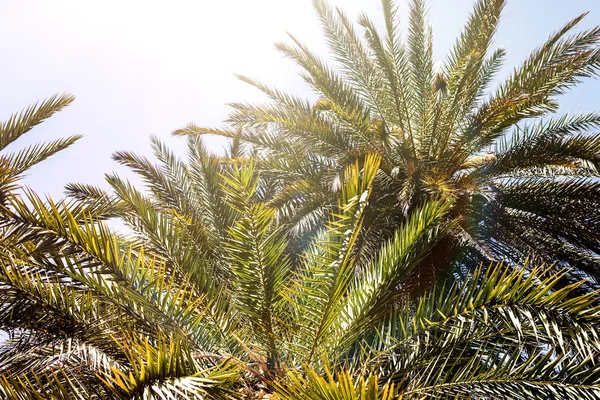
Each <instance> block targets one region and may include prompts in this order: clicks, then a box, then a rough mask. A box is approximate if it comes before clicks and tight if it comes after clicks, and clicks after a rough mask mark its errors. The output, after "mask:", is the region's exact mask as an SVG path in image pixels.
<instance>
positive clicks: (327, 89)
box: [0, 0, 600, 400]
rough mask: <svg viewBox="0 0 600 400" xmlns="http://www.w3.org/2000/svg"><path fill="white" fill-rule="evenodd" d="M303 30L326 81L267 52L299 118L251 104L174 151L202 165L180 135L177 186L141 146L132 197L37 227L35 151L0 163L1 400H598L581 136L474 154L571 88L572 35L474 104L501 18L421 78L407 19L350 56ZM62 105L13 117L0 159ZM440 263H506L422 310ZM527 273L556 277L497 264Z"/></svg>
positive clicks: (426, 57)
mask: <svg viewBox="0 0 600 400" xmlns="http://www.w3.org/2000/svg"><path fill="white" fill-rule="evenodd" d="M315 4H316V8H317V11H318V13H319V16H320V18H321V19H322V20H323V21H324V22H325V27H326V36H327V39H328V41H329V42H330V45H331V47H332V50H333V51H334V54H335V57H336V59H337V61H338V62H339V63H340V65H341V66H340V68H339V73H338V72H336V71H334V70H332V69H329V68H328V67H327V66H325V64H324V63H322V62H321V61H320V60H319V59H318V58H317V57H316V56H314V55H312V53H310V52H309V51H308V50H307V49H306V48H305V47H304V46H302V45H300V44H299V43H297V45H296V46H297V47H289V46H286V45H281V46H279V47H280V48H281V49H282V50H284V51H285V52H286V53H287V54H288V55H290V56H291V57H293V58H294V59H296V60H297V61H298V62H299V63H300V64H301V65H302V66H303V67H304V68H305V69H306V74H305V75H304V76H305V78H306V80H307V81H308V82H309V83H310V84H311V85H312V86H313V87H314V88H315V89H316V90H317V91H318V92H319V93H321V95H322V98H321V99H320V100H319V101H318V102H317V104H311V103H309V102H307V101H304V100H301V99H298V98H296V97H294V96H291V95H287V94H284V93H281V92H279V91H277V90H275V89H271V88H267V87H264V86H262V85H260V84H258V83H255V82H254V83H255V84H256V85H257V86H259V87H260V88H262V89H263V90H265V91H266V92H267V93H268V94H269V95H270V96H271V97H272V98H273V99H274V100H275V101H276V103H275V104H270V105H266V106H261V107H256V106H251V105H236V106H235V108H234V110H235V111H234V116H232V124H233V129H232V130H218V131H215V130H207V129H200V128H189V129H187V130H186V132H187V133H202V134H204V133H210V132H212V133H215V132H218V133H220V134H223V135H226V136H231V137H232V138H233V140H232V143H231V146H230V148H229V149H228V151H227V154H226V155H224V156H222V157H219V156H216V155H213V154H211V153H209V152H208V151H207V149H206V148H205V147H204V145H203V143H202V139H201V137H200V136H198V135H190V136H189V137H188V138H187V140H188V160H187V161H186V162H184V161H182V160H180V159H179V158H178V157H177V156H176V155H175V154H173V153H172V152H171V151H170V150H169V149H168V148H167V147H166V146H165V145H164V144H163V143H162V142H160V141H159V140H158V139H156V138H152V140H151V143H152V146H153V149H154V154H155V156H156V159H157V160H158V161H157V162H154V161H152V160H150V159H148V158H146V157H143V156H139V155H136V154H133V153H130V152H125V151H123V152H118V153H116V154H115V155H114V159H115V160H116V161H118V162H119V163H121V164H123V165H125V166H128V167H130V168H131V169H132V170H133V171H134V172H135V173H137V174H138V175H139V176H140V177H141V178H142V179H143V180H144V183H145V185H146V190H139V189H138V188H136V187H135V186H134V185H133V184H131V183H130V182H129V181H127V180H125V179H123V178H121V177H119V176H118V175H115V174H110V175H107V177H106V178H107V182H108V183H109V185H110V190H102V189H100V188H97V187H94V186H90V185H85V184H72V185H69V187H68V188H67V192H68V197H67V198H66V199H65V200H62V201H59V202H55V201H53V200H52V199H50V198H41V197H40V196H38V195H36V194H35V193H33V192H32V191H30V190H27V189H24V190H22V192H19V193H18V192H17V191H16V189H17V188H18V181H17V179H18V177H19V176H20V174H22V171H23V170H24V167H27V166H28V165H29V164H28V162H30V161H31V160H35V159H38V160H41V159H43V158H45V157H47V156H48V155H50V154H51V153H53V151H52V150H53V149H54V150H58V149H59V147H60V146H54V147H52V146H50V147H36V148H32V149H33V150H30V153H31V154H38V153H39V154H41V155H40V156H38V157H37V158H36V157H33V158H32V157H30V156H28V155H23V156H15V157H12V158H11V157H5V158H4V159H5V160H12V161H6V163H7V164H9V163H12V164H10V165H13V167H12V168H11V169H8V168H7V169H6V170H3V171H1V172H2V174H0V176H2V177H3V179H2V182H7V183H6V184H5V185H4V186H2V194H3V202H4V203H3V207H2V212H1V213H0V221H1V225H0V226H1V229H2V235H1V238H2V251H1V252H0V328H1V329H3V330H6V331H8V332H9V335H10V337H9V340H7V341H6V342H5V343H2V344H1V345H0V394H1V395H2V397H4V398H7V399H19V400H24V399H113V398H117V399H187V398H207V399H208V398H210V399H231V398H244V397H246V398H248V397H254V398H256V397H271V398H278V399H298V398H300V399H361V400H369V399H373V400H375V399H381V400H384V399H413V398H414V399H423V398H474V399H476V398H485V399H509V398H510V399H535V398H540V399H545V398H576V397H577V398H582V399H595V398H598V396H600V370H599V367H598V365H600V336H599V335H598V332H600V303H599V296H598V294H599V292H597V291H593V290H590V288H589V284H590V281H589V280H586V279H581V278H580V277H578V274H579V273H580V272H581V271H584V272H585V273H588V274H589V275H593V273H594V271H595V270H594V268H596V265H597V264H596V260H595V257H596V253H595V250H594V249H595V247H593V246H598V243H599V242H598V238H597V236H595V235H597V234H598V229H597V227H596V225H594V224H597V221H595V220H594V215H596V214H595V213H594V211H595V210H597V204H596V202H595V199H596V197H594V196H596V193H597V182H596V181H595V180H594V179H596V178H594V177H595V176H596V169H595V168H597V165H596V164H597V155H598V149H597V145H598V143H597V138H596V137H595V136H594V135H593V134H588V133H587V130H588V129H590V128H592V127H594V126H596V124H597V122H596V119H597V118H596V117H595V116H593V115H585V116H578V117H572V118H571V117H566V118H562V119H548V120H540V121H538V122H534V123H533V125H531V126H530V127H528V128H518V129H521V130H520V131H519V132H521V133H519V135H513V137H512V138H510V139H508V141H509V144H507V145H506V146H505V148H504V150H502V151H499V150H498V151H496V152H494V153H493V154H488V155H485V154H481V151H483V149H486V148H487V147H488V146H490V145H491V144H493V143H494V142H495V141H496V140H499V139H501V138H502V137H503V136H504V135H505V133H506V132H507V131H508V130H509V129H510V128H511V127H515V126H517V125H516V124H518V123H519V122H521V121H522V120H523V119H525V118H531V117H540V116H542V115H545V113H547V112H550V111H553V110H554V108H555V102H554V100H553V98H554V96H555V95H557V94H560V93H561V92H562V91H564V90H565V89H567V88H568V87H569V86H572V85H573V84H574V83H575V82H576V81H577V80H578V79H579V78H581V77H583V76H586V75H591V74H593V73H595V69H596V67H597V60H596V59H597V50H596V47H595V43H596V40H597V36H598V33H597V31H596V30H592V31H590V32H584V33H581V34H579V35H576V36H575V37H573V38H564V37H563V36H564V35H565V33H566V31H567V30H569V29H570V28H571V27H572V26H571V25H574V24H575V23H576V22H577V20H576V21H575V22H574V23H572V24H571V25H569V26H567V28H565V29H564V30H563V31H561V32H559V34H557V36H555V37H554V38H551V39H550V41H549V42H548V43H546V44H545V45H544V46H543V47H542V48H540V50H539V51H536V52H534V53H533V55H532V56H531V59H530V60H529V61H527V62H526V63H525V64H524V66H522V67H520V68H517V69H516V70H515V72H514V74H513V76H512V77H511V78H510V79H509V80H508V81H507V82H506V83H504V84H502V85H501V86H500V89H498V91H497V92H496V93H495V94H494V95H491V96H488V97H486V96H484V93H483V91H482V90H483V88H484V87H486V85H487V83H489V81H490V80H491V73H492V72H493V71H495V70H496V69H497V68H498V63H499V60H500V59H501V58H502V55H503V52H502V51H500V52H496V53H493V54H492V55H490V56H489V57H488V56H486V54H487V50H488V47H489V45H490V42H491V36H492V34H493V31H494V30H495V27H496V23H497V19H498V16H499V14H500V11H501V9H502V7H503V4H504V2H502V1H498V0H497V1H493V0H482V1H479V2H477V3H476V6H475V10H474V12H473V15H472V16H471V18H470V19H469V21H468V23H467V27H466V28H465V31H464V33H463V34H462V35H461V37H460V38H459V40H458V42H457V45H456V46H455V48H454V49H453V50H452V53H451V56H450V57H449V59H448V60H447V63H446V66H445V67H444V68H442V69H441V70H440V71H438V72H434V68H433V62H432V60H431V36H430V33H429V30H428V28H427V26H426V22H425V6H424V4H423V3H422V2H421V1H419V0H415V1H413V2H411V7H410V21H409V30H408V38H407V44H406V46H405V45H404V44H403V43H401V42H400V39H399V36H398V28H397V11H396V10H395V8H394V7H393V4H392V3H391V2H390V1H384V2H383V6H384V7H383V8H384V16H385V21H386V24H385V35H384V36H383V37H380V36H379V34H378V33H377V32H376V30H375V28H374V26H373V24H372V22H370V20H369V19H368V18H367V17H366V16H361V17H360V19H359V22H360V24H361V26H363V28H364V32H365V34H366V37H365V40H364V41H362V40H361V39H359V38H358V37H357V36H356V35H357V33H356V31H355V30H354V28H353V27H352V26H351V24H350V23H349V21H348V19H347V18H346V17H345V15H344V14H343V13H341V12H339V11H333V10H331V9H329V7H328V6H327V5H326V4H324V3H322V2H320V1H317V2H316V3H315ZM248 81H250V80H248ZM251 82H252V81H251ZM60 99H62V100H60ZM59 100H60V101H59ZM68 101H70V98H55V99H52V100H50V101H49V102H45V103H42V105H41V106H39V107H34V108H32V109H29V110H28V111H26V112H24V113H23V114H21V115H20V116H15V117H12V118H11V120H10V121H9V122H7V123H5V124H2V125H0V128H1V129H2V130H1V131H0V140H3V141H4V142H9V141H11V140H14V138H16V137H18V136H19V135H20V134H22V133H23V132H25V131H27V130H28V128H30V127H31V126H33V125H35V124H36V123H37V122H39V121H40V120H41V119H43V118H45V117H47V116H49V115H50V114H51V113H52V110H55V109H57V108H60V106H61V104H62V105H64V104H63V103H61V102H65V104H66V103H68ZM40 110H42V111H40ZM235 118H238V119H239V121H237V122H236V121H235V120H234V119H235ZM515 129H517V128H515ZM19 132H21V133H19ZM2 137H4V139H2ZM11 138H12V139H11ZM532 138H533V139H532ZM61 143H67V142H61ZM41 149H46V150H44V151H42V150H41ZM24 154H25V153H24ZM28 154H29V153H28ZM44 154H45V156H43V155H44ZM550 155H552V157H555V158H552V160H553V161H551V162H550V161H548V160H550V158H549V157H550ZM536 157H538V159H537V161H536ZM19 160H20V161H19ZM565 160H568V162H567V161H565ZM594 163H596V164H594ZM559 167H560V168H559ZM545 170H547V171H552V172H553V173H554V172H557V171H562V172H561V175H550V176H542V173H543V171H545ZM542 195H543V196H542ZM559 198H560V199H561V202H560V203H556V200H557V199H559ZM582 200H586V201H585V202H584V201H582ZM516 204H518V207H517V206H516ZM477 210H479V211H477ZM482 210H485V212H483V211H482ZM559 211H561V212H562V213H559ZM477 212H479V214H478V213H477ZM542 212H543V213H544V218H546V219H544V220H543V221H538V220H537V219H535V218H537V216H539V214H541V213H542ZM567 213H571V214H569V218H570V220H569V222H570V224H569V226H567V224H566V215H567ZM584 214H585V218H584V217H583V216H584ZM467 217H469V218H467ZM484 217H485V218H484ZM113 218H118V219H120V220H121V221H123V222H124V223H125V226H126V231H125V232H121V233H117V232H114V231H113V230H111V229H110V228H109V226H108V224H107V220H110V219H113ZM482 218H483V220H482ZM561 218H563V219H561ZM534 220H535V221H534ZM560 221H562V222H564V224H562V222H560ZM573 221H575V223H574V222H573ZM482 222H483V223H482ZM534 222H535V223H534ZM561 224H562V225H561ZM550 227H552V229H550ZM502 229H504V231H502ZM538 230H539V232H538ZM559 232H560V234H559ZM542 233H544V234H542ZM517 234H520V235H521V236H520V237H519V240H521V241H526V242H527V243H526V244H527V246H531V247H534V248H533V249H531V248H530V247H527V246H526V245H524V244H522V243H521V242H518V241H517V239H516V235H517ZM511 235H512V236H511ZM559 239H560V240H562V241H563V242H564V246H557V245H556V243H555V242H556V241H558V240H559ZM567 239H568V240H567ZM542 240H543V241H544V242H543V244H544V246H542V245H541V244H539V243H541V242H540V241H542ZM460 243H462V244H466V245H468V246H470V247H471V248H473V249H475V250H476V251H477V252H479V253H480V255H479V257H474V259H475V260H481V259H482V258H484V257H481V255H482V254H483V255H485V256H486V257H490V258H504V257H506V258H509V261H510V262H509V263H502V262H496V261H493V262H489V261H487V262H484V263H481V262H479V263H474V264H473V265H478V266H477V267H473V268H471V269H464V270H463V271H461V273H460V274H457V275H456V276H455V277H454V279H448V280H445V281H444V280H440V279H437V280H435V283H431V284H429V285H423V281H424V280H426V279H429V278H422V277H424V276H425V277H430V276H431V269H433V268H442V267H444V266H446V267H447V265H448V263H449V260H450V256H449V255H450V254H452V253H453V251H454V249H455V248H456V247H457V244H460ZM531 250H536V251H535V252H534V253H533V254H535V255H536V256H538V257H539V258H541V259H544V258H545V259H547V260H551V261H556V260H560V261H561V262H566V263H567V264H568V265H570V268H563V265H561V264H556V265H553V264H543V263H539V262H538V260H537V259H536V260H533V261H532V262H530V263H525V262H524V263H521V264H519V265H517V264H516V263H514V262H513V261H514V260H513V259H512V258H511V257H508V256H509V255H512V252H515V254H517V255H521V254H529V253H530V251H531ZM569 251H570V252H569ZM586 252H587V253H586ZM565 254H567V255H569V256H568V257H567V256H565ZM573 254H575V255H573ZM584 254H587V256H588V257H587V258H585V260H588V261H589V262H588V263H587V264H586V263H585V262H583V261H581V259H582V257H583V255H584ZM576 256H577V257H579V258H576ZM465 265H466V263H465ZM468 266H471V264H469V265H468ZM429 280H430V281H431V282H433V281H434V280H433V279H429ZM592 283H594V282H592Z"/></svg>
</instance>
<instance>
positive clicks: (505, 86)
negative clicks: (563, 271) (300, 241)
mask: <svg viewBox="0 0 600 400" xmlns="http://www.w3.org/2000/svg"><path fill="white" fill-rule="evenodd" d="M382 3H383V17H384V18H383V19H384V22H385V24H384V29H383V30H382V31H379V30H378V29H377V28H376V26H375V24H374V22H373V21H372V20H371V19H370V18H369V17H368V16H367V15H360V16H359V18H358V27H356V26H354V25H353V24H352V23H351V22H350V20H349V18H348V16H347V15H346V14H344V13H343V11H341V10H339V9H333V8H331V7H330V6H329V5H327V4H326V3H325V1H324V0H315V1H314V4H315V8H316V10H317V14H318V16H319V19H320V20H321V22H322V25H323V30H324V35H325V39H326V41H327V44H328V45H329V48H330V58H331V59H332V60H333V63H334V65H333V66H329V65H328V64H327V63H326V62H325V61H323V60H322V59H320V58H319V57H318V56H317V55H315V54H314V53H312V52H311V51H310V50H309V49H308V48H307V47H306V46H305V45H303V44H302V43H300V42H299V41H298V40H297V39H296V38H295V37H293V36H292V37H291V41H292V43H291V44H287V43H279V44H277V49H279V50H280V51H281V52H282V53H283V54H284V55H285V56H287V57H289V58H290V59H292V60H293V61H295V62H296V63H297V64H298V65H299V66H300V67H301V69H302V72H301V74H300V76H301V77H302V78H303V79H304V80H305V81H306V83H307V84H308V85H309V86H310V88H311V89H312V90H313V91H314V92H315V93H316V96H317V98H318V99H317V101H310V100H305V99H302V98H299V97H297V96H295V95H293V94H288V93H284V92H281V91H279V90H277V89H274V88H271V87H269V86H267V85H264V84H262V83H260V82H257V81H255V80H252V79H250V78H246V77H241V79H242V80H243V81H245V82H247V83H249V84H251V85H253V86H255V87H256V88H258V89H259V90H261V91H262V92H264V93H265V94H266V95H267V96H268V98H269V100H270V102H268V103H266V104H258V105H256V104H248V103H233V104H232V109H233V110H232V112H231V114H230V116H229V119H228V121H227V122H228V126H227V127H226V128H225V129H213V128H203V127H197V126H193V125H192V126H188V127H186V128H184V129H180V130H178V131H177V132H176V133H177V134H183V135H205V134H217V135H221V136H226V137H231V138H235V139H236V140H239V141H241V142H242V143H244V144H245V145H246V146H248V147H249V148H250V149H251V151H252V152H253V153H254V154H256V155H257V157H258V160H257V166H258V167H259V169H260V170H261V173H262V176H263V177H265V178H267V179H268V180H269V181H270V182H271V186H272V187H273V188H274V190H273V194H272V196H271V197H270V198H269V199H268V201H269V203H270V204H271V205H272V206H273V207H276V208H277V209H278V210H279V217H280V218H282V219H284V220H285V221H287V223H288V225H289V226H290V229H292V230H293V231H294V232H296V233H297V234H300V235H302V234H303V233H307V232H308V233H309V236H310V232H313V231H314V230H315V229H318V227H319V226H320V225H321V224H322V223H323V222H324V221H325V220H326V219H327V215H328V212H329V210H331V208H332V207H333V206H334V205H335V203H336V201H337V200H336V199H337V195H338V194H339V191H340V185H339V182H340V181H341V180H343V176H342V174H343V171H345V168H346V167H347V166H348V165H352V164H353V163H354V162H355V161H357V160H358V161H359V162H362V160H363V159H364V157H365V154H368V153H374V154H378V155H379V156H380V157H381V159H382V162H381V164H380V168H379V171H378V173H377V177H376V179H375V184H374V187H373V196H372V200H371V203H372V207H371V208H370V209H369V210H368V211H367V216H366V217H365V223H364V230H363V232H362V233H361V239H360V240H361V242H362V243H363V245H365V246H370V248H371V249H372V250H375V249H376V248H377V247H378V246H379V245H380V244H381V243H382V241H383V242H385V240H388V239H389V238H391V237H392V235H393V234H394V232H395V231H396V229H397V228H398V226H400V225H402V224H403V223H404V222H405V221H406V219H407V217H408V215H410V214H411V212H412V211H413V210H415V209H416V208H418V207H420V205H421V204H423V202H425V201H428V200H431V199H437V198H438V197H440V196H442V197H445V198H452V199H454V200H455V201H454V206H453V209H452V210H451V212H450V213H449V217H450V218H455V217H459V218H460V224H458V225H457V226H456V227H455V228H454V229H453V230H452V232H451V233H450V235H449V237H448V238H446V240H444V241H442V242H441V243H440V245H439V248H438V249H437V250H436V251H435V254H437V257H438V258H439V259H435V258H434V259H431V260H424V261H423V265H422V268H421V269H422V271H428V274H425V272H423V274H422V276H421V280H423V281H425V286H426V284H427V281H432V280H434V279H435V278H436V277H437V276H439V275H440V274H443V273H444V271H445V270H448V265H449V261H452V260H455V261H457V262H458V264H459V265H460V264H464V263H465V262H466V261H465V260H468V262H466V263H472V262H473V260H475V261H477V260H506V261H510V262H512V263H518V262H519V261H520V260H522V259H524V258H525V257H528V256H529V257H535V258H537V259H539V260H541V261H545V262H548V263H557V265H561V266H565V265H568V266H572V267H573V270H572V272H571V273H570V274H569V276H568V278H569V279H577V277H582V276H587V277H591V278H593V280H592V281H590V283H591V284H592V286H593V287H598V278H599V277H600V256H599V254H600V247H599V243H600V237H599V236H598V235H599V232H600V220H599V219H598V218H597V216H598V215H599V210H600V202H599V200H598V199H600V184H599V182H600V179H599V177H600V175H599V168H600V164H599V163H600V135H599V134H598V133H597V130H598V127H599V125H600V117H599V116H598V114H596V113H582V114H575V115H560V116H554V115H552V114H554V113H556V112H557V111H558V103H557V97H558V96H559V95H561V94H563V93H564V92H566V91H567V90H569V89H571V88H572V87H573V86H575V85H576V84H577V83H579V82H580V81H581V80H582V79H583V78H587V77H592V76H596V75H597V74H598V71H599V68H600V48H599V47H598V44H599V41H600V28H598V27H596V28H592V29H589V30H585V31H581V32H578V33H574V34H570V32H572V31H573V30H574V29H575V27H576V26H577V24H578V23H579V22H580V21H581V20H582V19H583V17H584V16H585V14H584V15H581V16H579V17H577V18H575V19H574V20H572V21H570V22H568V23H567V24H566V25H565V26H564V27H562V28H561V29H559V30H558V31H557V32H556V33H554V34H552V35H551V36H550V37H549V38H548V40H547V41H546V42H545V43H543V44H542V45H541V46H539V47H538V48H537V49H536V50H534V51H533V52H532V53H531V54H530V56H529V57H528V58H527V59H526V60H525V61H524V62H523V63H522V64H521V65H518V66H517V67H516V68H514V70H513V72H512V74H510V75H509V77H508V78H507V79H505V80H504V81H503V82H500V83H498V84H497V85H495V86H496V88H495V89H494V90H490V87H492V86H493V85H492V83H493V82H494V79H495V76H496V73H497V72H498V71H499V69H500V68H501V67H502V64H503V61H504V58H505V54H506V51H505V50H504V49H502V48H499V49H494V48H493V47H492V44H493V37H494V34H495V32H496V29H497V26H498V22H499V20H500V16H501V13H502V10H503V8H504V6H505V3H506V1H505V0H478V1H476V2H475V5H474V9H473V12H472V13H471V15H470V16H469V19H468V20H467V23H466V25H465V27H464V29H463V30H462V32H461V34H460V36H459V37H458V39H457V40H456V43H455V45H454V47H453V48H452V49H451V50H450V53H449V55H448V57H447V58H446V60H445V61H444V62H443V63H441V64H440V66H439V68H438V67H436V65H437V64H434V60H433V58H432V33H431V28H430V27H429V26H428V25H427V16H426V9H427V7H426V5H425V2H424V1H423V0H411V1H410V2H409V15H408V26H407V29H406V35H404V36H402V35H401V34H400V29H399V26H400V25H399V12H398V10H397V8H396V6H395V5H394V4H393V2H392V1H391V0H383V2H382ZM457 256H461V257H457ZM427 276H429V277H430V278H431V277H433V278H434V279H426V278H427ZM567 280H568V279H567Z"/></svg>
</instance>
